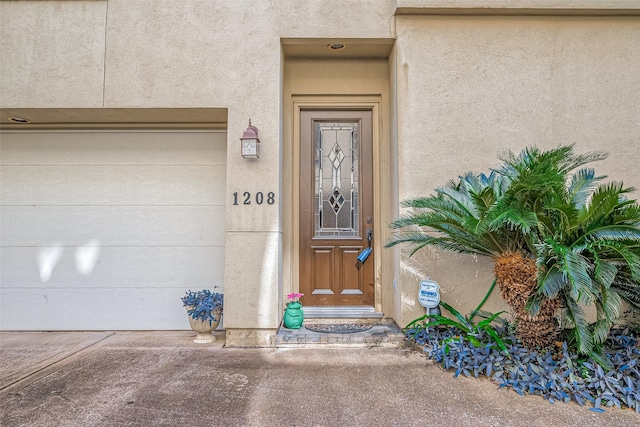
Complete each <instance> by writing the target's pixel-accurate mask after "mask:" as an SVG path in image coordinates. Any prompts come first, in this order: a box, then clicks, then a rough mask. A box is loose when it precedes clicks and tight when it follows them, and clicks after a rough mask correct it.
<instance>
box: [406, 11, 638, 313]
mask: <svg viewBox="0 0 640 427" xmlns="http://www.w3.org/2000/svg"><path fill="white" fill-rule="evenodd" d="M396 27H397V40H396V52H397V53H396V54H397V59H396V68H397V79H398V80H397V85H398V94H397V98H398V106H397V108H398V141H399V165H400V167H399V197H400V199H401V200H402V199H406V198H410V197H415V196H418V195H427V194H430V193H431V191H432V189H433V188H434V187H436V186H439V185H442V184H444V183H446V182H447V181H448V180H449V179H453V178H457V176H458V175H460V174H462V173H463V172H466V171H476V172H481V171H488V169H489V168H490V167H491V166H494V165H497V163H498V160H497V158H496V155H497V153H498V152H500V151H501V150H503V149H511V150H512V151H515V152H519V151H520V150H521V149H523V148H524V147H526V146H529V145H538V146H541V147H555V146H558V145H560V144H576V150H577V151H579V152H583V151H589V150H606V151H609V152H610V154H611V155H610V157H609V159H607V160H605V161H602V162H599V163H596V164H594V166H595V168H596V172H598V173H603V174H607V175H609V178H610V179H617V180H624V182H625V184H626V185H629V186H635V187H636V188H639V187H640V172H639V169H638V167H637V164H638V161H639V160H640V73H638V70H640V19H638V18H603V17H600V18H577V17H572V18H570V17H564V18H545V17H417V16H415V17H413V16H412V17H409V16H398V17H397V20H396ZM639 194H640V193H639V192H638V191H636V192H635V193H634V196H635V197H638V195H639ZM412 262H413V263H417V266H418V267H420V268H422V269H423V270H424V272H425V273H426V274H429V275H430V276H431V278H432V279H434V280H436V281H438V282H439V283H440V284H441V286H442V287H443V289H442V298H443V300H445V301H447V302H450V303H454V304H455V305H457V306H459V307H460V308H462V309H463V310H465V311H468V310H471V309H472V308H474V306H475V304H477V303H478V302H479V301H480V300H481V299H482V296H483V295H484V292H485V291H486V289H487V288H488V287H489V285H490V283H491V281H492V277H493V276H492V272H491V270H492V265H491V262H490V261H489V260H484V259H473V258H472V257H464V256H460V255H455V256H454V255H449V254H444V253H439V252H433V251H423V253H422V254H420V255H417V256H415V257H414V259H413V260H412ZM414 267H415V265H414ZM416 283H417V282H416V281H415V280H411V279H410V278H408V277H407V276H406V275H405V280H403V289H402V292H403V295H405V294H406V295H415V293H416V286H417V284H416ZM496 294H497V293H496ZM495 296H496V297H497V295H495ZM409 300H410V298H409V299H408V300H407V301H408V302H409V303H410V301H409ZM500 306H501V304H500V302H499V301H497V298H494V299H493V301H490V304H489V305H488V306H487V308H490V309H497V308H499V307H500ZM404 313H405V316H403V317H404V319H403V320H410V319H411V318H413V317H415V316H416V315H417V314H420V313H423V309H422V308H420V307H416V308H415V309H407V310H405V311H404Z"/></svg>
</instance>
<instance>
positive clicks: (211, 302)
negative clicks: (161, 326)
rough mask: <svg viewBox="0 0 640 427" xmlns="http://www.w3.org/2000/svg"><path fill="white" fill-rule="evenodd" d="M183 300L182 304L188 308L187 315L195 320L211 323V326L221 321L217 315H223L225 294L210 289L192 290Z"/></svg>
mask: <svg viewBox="0 0 640 427" xmlns="http://www.w3.org/2000/svg"><path fill="white" fill-rule="evenodd" d="M181 299H182V304H183V305H184V306H185V307H187V314H188V315H189V316H191V317H192V318H194V319H197V320H203V321H209V324H211V323H213V322H216V321H218V320H219V319H218V318H217V317H216V316H217V315H220V316H221V315H222V308H223V304H224V295H223V294H220V293H217V292H211V291H210V290H208V289H203V290H201V291H191V290H190V291H188V292H187V293H186V294H185V295H184V296H183V297H182V298H181Z"/></svg>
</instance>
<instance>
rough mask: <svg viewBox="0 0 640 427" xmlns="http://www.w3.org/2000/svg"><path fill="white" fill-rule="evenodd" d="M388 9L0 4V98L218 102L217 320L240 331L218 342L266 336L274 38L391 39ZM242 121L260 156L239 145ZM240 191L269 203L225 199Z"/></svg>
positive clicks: (275, 154) (236, 0) (275, 171)
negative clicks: (265, 196) (220, 316)
mask: <svg viewBox="0 0 640 427" xmlns="http://www.w3.org/2000/svg"><path fill="white" fill-rule="evenodd" d="M394 10H395V1H394V0H380V1H375V2H370V1H356V2H349V3H348V6H347V5H346V4H345V2H344V1H342V0H306V1H297V2H263V1H249V0H220V1H209V0H193V1H184V2H182V1H180V2H176V1H172V0H171V1H170V0H136V1H134V2H132V1H130V0H109V1H108V2H107V1H99V0H95V1H81V0H77V1H38V2H31V1H29V2H25V1H2V2H0V43H1V44H0V50H1V55H2V58H0V59H1V60H0V64H2V65H0V66H1V67H2V68H0V75H1V76H2V77H1V79H0V95H1V96H0V106H1V107H43V108H61V107H69V108H80V107H98V108H99V107H131V108H134V107H135V108H137V107H140V108H153V107H222V108H227V110H228V123H227V131H228V132H227V134H228V141H227V181H226V182H227V184H226V185H227V188H226V194H227V197H228V199H227V211H226V216H225V217H226V225H225V227H226V233H225V234H226V251H225V319H224V322H225V327H226V328H227V330H229V329H237V330H239V333H238V334H235V333H234V334H232V336H231V337H230V339H228V342H227V344H230V343H231V344H233V343H234V342H235V343H240V344H242V343H243V342H253V343H256V342H258V341H259V340H261V339H263V338H264V339H265V340H267V341H268V339H269V336H270V334H271V333H272V332H273V331H275V329H276V328H277V326H278V322H279V319H280V316H281V313H280V312H279V310H278V307H281V305H282V301H279V300H278V298H279V297H280V295H278V289H279V286H281V284H280V283H281V265H280V262H281V258H282V256H281V247H282V243H281V242H282V235H281V226H280V223H279V221H280V216H279V208H278V205H279V203H280V197H281V194H279V190H280V188H281V174H280V169H281V168H280V166H281V163H280V162H281V157H282V156H281V143H280V141H281V121H282V117H281V102H282V98H281V96H282V95H281V90H282V89H281V84H282V62H283V61H282V50H281V44H280V43H281V42H280V41H281V38H286V37H289V38H291V37H312V38H313V37H315V38H329V39H334V38H336V37H341V38H349V37H360V38H385V37H392V36H393V11H394ZM363 23H366V25H363ZM249 118H251V119H252V122H253V124H254V125H255V126H256V127H258V129H259V136H260V139H261V141H262V145H261V157H260V159H259V160H258V161H247V160H244V159H242V158H241V157H240V154H239V140H238V138H239V137H240V136H241V135H242V133H243V131H244V130H245V129H246V127H247V124H248V120H249ZM245 191H246V192H251V193H253V194H255V193H256V192H258V191H262V192H269V191H273V192H275V193H276V197H277V199H276V200H277V203H276V204H275V205H264V204H263V205H261V206H258V205H256V204H253V205H251V206H234V205H232V203H231V202H230V198H231V197H232V194H233V193H234V192H245ZM244 329H259V330H264V333H262V332H260V331H258V332H257V333H254V332H247V333H246V334H245V332H244ZM228 338H229V337H228ZM267 341H264V342H263V343H267V344H268V342H267Z"/></svg>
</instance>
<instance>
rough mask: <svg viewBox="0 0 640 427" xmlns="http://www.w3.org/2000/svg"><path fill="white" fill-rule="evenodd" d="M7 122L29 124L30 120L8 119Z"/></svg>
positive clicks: (21, 118) (22, 118)
mask: <svg viewBox="0 0 640 427" xmlns="http://www.w3.org/2000/svg"><path fill="white" fill-rule="evenodd" d="M8 120H9V121H10V122H13V123H20V124H25V123H31V120H29V119H25V118H24V117H9V119H8Z"/></svg>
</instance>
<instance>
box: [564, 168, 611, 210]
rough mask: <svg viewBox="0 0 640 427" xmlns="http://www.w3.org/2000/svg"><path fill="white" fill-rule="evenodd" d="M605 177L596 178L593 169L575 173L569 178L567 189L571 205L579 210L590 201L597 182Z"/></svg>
mask: <svg viewBox="0 0 640 427" xmlns="http://www.w3.org/2000/svg"><path fill="white" fill-rule="evenodd" d="M604 178H606V176H604V175H603V176H596V173H595V170H594V169H593V168H584V169H580V170H579V171H577V172H576V173H575V174H574V175H573V177H572V178H571V183H570V184H569V188H568V196H569V201H570V202H571V204H572V205H573V206H574V207H575V208H576V209H580V208H582V207H583V206H585V205H586V204H587V202H588V201H589V200H590V198H591V195H592V194H593V191H594V190H595V189H596V187H597V185H598V181H601V180H602V179H604Z"/></svg>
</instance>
